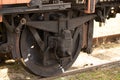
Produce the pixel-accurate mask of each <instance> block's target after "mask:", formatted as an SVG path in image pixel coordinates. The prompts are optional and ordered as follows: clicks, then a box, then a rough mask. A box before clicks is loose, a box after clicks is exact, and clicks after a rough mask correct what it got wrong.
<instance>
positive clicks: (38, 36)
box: [0, 0, 120, 77]
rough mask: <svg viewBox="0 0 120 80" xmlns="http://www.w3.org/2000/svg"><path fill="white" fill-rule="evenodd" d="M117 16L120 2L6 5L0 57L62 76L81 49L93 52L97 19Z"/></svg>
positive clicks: (47, 0)
mask: <svg viewBox="0 0 120 80" xmlns="http://www.w3.org/2000/svg"><path fill="white" fill-rule="evenodd" d="M87 1H91V4H89V5H90V8H89V9H90V11H92V12H91V13H86V12H85V10H87V9H88V7H89V5H88V2H87ZM94 1H96V2H94ZM92 3H95V5H93V4H92ZM94 9H95V11H94ZM93 11H94V12H93ZM117 13H120V1H119V0H86V1H84V0H61V1H60V0H32V1H31V2H30V4H27V5H26V4H19V5H3V7H2V9H0V15H2V16H3V22H1V23H0V54H1V55H9V57H10V58H13V59H16V60H18V61H20V62H22V64H23V65H24V66H25V67H26V68H27V70H28V71H30V72H31V73H33V74H35V75H39V76H45V77H47V76H53V75H57V74H60V73H63V72H64V71H65V70H67V69H68V68H69V67H70V66H71V65H72V64H73V62H74V61H75V60H76V58H77V56H78V55H79V52H80V51H81V50H82V51H84V52H87V53H91V52H92V39H93V23H94V20H96V21H98V22H105V20H106V19H109V18H112V17H115V16H116V14H117ZM11 53H12V54H11ZM10 55H11V56H10ZM1 59H2V58H1Z"/></svg>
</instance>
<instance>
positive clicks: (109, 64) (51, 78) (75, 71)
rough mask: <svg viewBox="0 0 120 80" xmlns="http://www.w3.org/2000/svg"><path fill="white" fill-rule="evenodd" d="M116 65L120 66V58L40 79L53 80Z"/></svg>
mask: <svg viewBox="0 0 120 80" xmlns="http://www.w3.org/2000/svg"><path fill="white" fill-rule="evenodd" d="M116 66H120V60H119V61H113V62H108V63H105V64H100V65H95V66H91V67H85V68H78V69H73V70H68V71H66V72H64V73H63V74H62V75H59V76H55V77H49V78H41V79H39V80H53V79H56V78H59V77H65V76H69V75H75V74H78V73H83V72H87V71H93V70H97V69H103V68H112V67H116Z"/></svg>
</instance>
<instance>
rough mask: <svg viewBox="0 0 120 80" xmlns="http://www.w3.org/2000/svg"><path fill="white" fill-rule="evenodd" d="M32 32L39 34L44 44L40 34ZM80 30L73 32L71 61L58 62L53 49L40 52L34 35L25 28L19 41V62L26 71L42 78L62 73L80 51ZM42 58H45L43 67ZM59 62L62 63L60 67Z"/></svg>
mask: <svg viewBox="0 0 120 80" xmlns="http://www.w3.org/2000/svg"><path fill="white" fill-rule="evenodd" d="M34 30H36V32H38V33H39V36H40V37H41V39H42V40H43V42H44V43H46V42H45V41H44V39H43V38H44V36H42V35H43V34H42V32H40V31H39V30H37V29H34ZM80 30H81V29H80V28H79V29H76V30H75V31H74V36H73V42H74V45H73V50H72V55H71V56H72V59H70V58H64V57H63V59H61V60H60V59H58V58H57V57H56V56H57V54H58V53H57V52H56V53H55V51H54V50H55V48H53V49H50V48H49V47H48V48H47V49H46V50H45V51H42V50H41V48H40V45H41V44H38V43H37V40H36V39H35V35H34V34H33V33H32V32H31V31H30V29H29V28H28V27H26V28H25V29H23V31H22V33H21V39H20V51H21V56H22V60H21V61H22V63H23V65H24V66H25V68H26V69H27V70H28V71H30V72H32V73H33V74H35V75H39V76H43V77H48V76H53V75H57V74H60V73H63V72H64V71H65V70H67V69H68V68H69V67H70V66H71V65H72V64H73V62H74V61H75V60H76V58H77V56H78V54H79V52H80V50H81V46H82V30H81V31H80ZM43 32H44V31H43ZM47 43H48V42H47ZM46 55H47V56H46ZM44 57H47V60H46V64H45V65H44ZM60 61H61V62H62V65H61V63H60Z"/></svg>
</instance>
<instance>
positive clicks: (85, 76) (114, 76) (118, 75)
mask: <svg viewBox="0 0 120 80" xmlns="http://www.w3.org/2000/svg"><path fill="white" fill-rule="evenodd" d="M54 80H120V68H112V69H107V70H105V69H104V70H94V71H91V72H84V73H80V74H76V75H72V76H67V77H61V78H58V79H54Z"/></svg>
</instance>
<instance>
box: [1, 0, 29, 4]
mask: <svg viewBox="0 0 120 80" xmlns="http://www.w3.org/2000/svg"><path fill="white" fill-rule="evenodd" d="M30 1H31V0H0V5H5V4H21V3H29V2H30Z"/></svg>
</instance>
